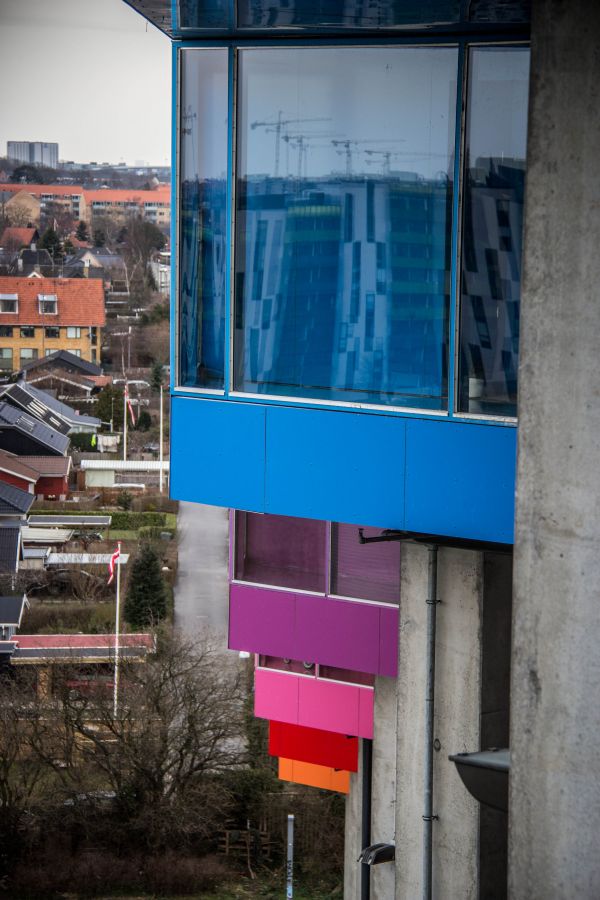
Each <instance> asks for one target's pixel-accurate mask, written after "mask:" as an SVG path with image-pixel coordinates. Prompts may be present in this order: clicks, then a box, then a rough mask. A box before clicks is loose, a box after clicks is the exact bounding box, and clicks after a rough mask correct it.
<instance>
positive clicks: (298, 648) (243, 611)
mask: <svg viewBox="0 0 600 900" xmlns="http://www.w3.org/2000/svg"><path fill="white" fill-rule="evenodd" d="M229 647H230V649H232V650H248V651H251V652H253V653H262V654H265V655H269V656H282V657H288V658H290V659H307V660H311V661H313V662H317V663H321V664H323V665H329V666H336V667H338V668H345V669H356V670H357V671H359V672H369V673H371V674H373V675H386V676H388V677H390V678H395V677H396V675H397V673H398V607H397V606H385V605H376V604H372V603H356V602H353V601H351V600H340V599H335V598H333V597H327V596H325V597H323V596H313V595H310V594H301V593H292V592H289V591H282V590H274V589H270V588H260V587H254V586H250V585H245V584H232V585H231V586H230V594H229Z"/></svg>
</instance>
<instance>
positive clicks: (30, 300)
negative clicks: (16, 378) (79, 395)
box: [0, 276, 106, 372]
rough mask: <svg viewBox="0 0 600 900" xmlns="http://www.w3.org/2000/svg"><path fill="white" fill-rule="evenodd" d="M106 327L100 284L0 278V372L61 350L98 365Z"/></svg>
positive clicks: (60, 279)
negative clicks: (103, 330)
mask: <svg viewBox="0 0 600 900" xmlns="http://www.w3.org/2000/svg"><path fill="white" fill-rule="evenodd" d="M105 322H106V317H105V311H104V288H103V284H102V282H101V281H98V280H96V279H72V278H21V277H10V276H8V277H7V276H4V277H0V369H2V370H4V371H5V372H14V371H18V370H19V369H21V368H22V367H23V366H24V365H26V364H27V363H28V362H31V360H35V359H39V358H40V357H44V356H46V355H47V354H51V353H54V352H56V351H57V350H68V351H69V352H70V353H72V354H73V355H75V356H81V357H82V358H83V359H85V360H88V361H90V362H97V361H98V359H99V358H100V346H101V343H102V329H103V327H104V325H105Z"/></svg>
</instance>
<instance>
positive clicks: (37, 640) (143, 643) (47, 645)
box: [13, 634, 154, 650]
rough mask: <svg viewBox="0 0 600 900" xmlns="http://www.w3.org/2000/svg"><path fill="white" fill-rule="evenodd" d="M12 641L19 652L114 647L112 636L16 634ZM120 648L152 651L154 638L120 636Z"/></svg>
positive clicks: (146, 636) (129, 635)
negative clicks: (58, 648)
mask: <svg viewBox="0 0 600 900" xmlns="http://www.w3.org/2000/svg"><path fill="white" fill-rule="evenodd" d="M13 641H15V643H16V644H17V645H18V646H19V647H20V648H21V650H34V649H36V650H37V649H41V650H45V649H48V650H50V649H51V648H53V647H60V648H61V649H63V648H66V649H69V650H71V649H73V650H76V649H82V648H85V647H114V645H115V635H114V634H18V635H15V637H14V638H13ZM119 644H120V645H121V647H147V648H148V650H153V649H154V638H153V636H152V635H151V634H121V635H120V636H119Z"/></svg>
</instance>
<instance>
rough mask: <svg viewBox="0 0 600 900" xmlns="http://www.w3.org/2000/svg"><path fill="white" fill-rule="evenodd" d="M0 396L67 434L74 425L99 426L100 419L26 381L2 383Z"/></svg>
mask: <svg viewBox="0 0 600 900" xmlns="http://www.w3.org/2000/svg"><path fill="white" fill-rule="evenodd" d="M0 397H2V398H3V399H4V400H6V401H7V402H8V403H10V404H12V405H14V406H18V407H19V408H20V409H23V410H24V411H25V412H27V413H29V414H30V415H32V416H34V417H35V418H36V419H40V420H41V421H42V422H44V424H46V425H48V426H49V427H50V428H54V429H56V431H60V432H61V433H62V434H68V433H69V431H70V430H71V428H72V427H73V426H74V425H90V426H94V427H97V428H99V427H100V419H96V418H95V417H94V416H85V415H81V414H79V413H78V412H77V410H75V409H73V407H72V406H68V405H67V404H66V403H62V402H61V401H60V400H57V399H56V397H53V396H52V394H48V393H47V392H46V391H41V390H40V389H39V388H37V387H35V386H34V385H33V384H29V383H28V382H26V381H18V382H17V383H16V384H15V383H13V384H5V385H3V386H2V387H0Z"/></svg>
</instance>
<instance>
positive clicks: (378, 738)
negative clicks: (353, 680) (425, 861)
mask: <svg viewBox="0 0 600 900" xmlns="http://www.w3.org/2000/svg"><path fill="white" fill-rule="evenodd" d="M396 692H397V683H396V679H395V678H394V679H392V678H377V679H376V680H375V729H374V733H373V764H372V768H373V771H372V778H371V789H372V800H371V843H372V844H377V843H380V842H381V843H385V844H388V843H392V842H393V841H394V835H395V831H396V821H395V819H396V731H397V729H396V715H397V709H398V699H397V696H396ZM394 890H395V867H394V864H393V863H381V864H380V865H377V866H372V868H371V900H391V898H393V897H394Z"/></svg>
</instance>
